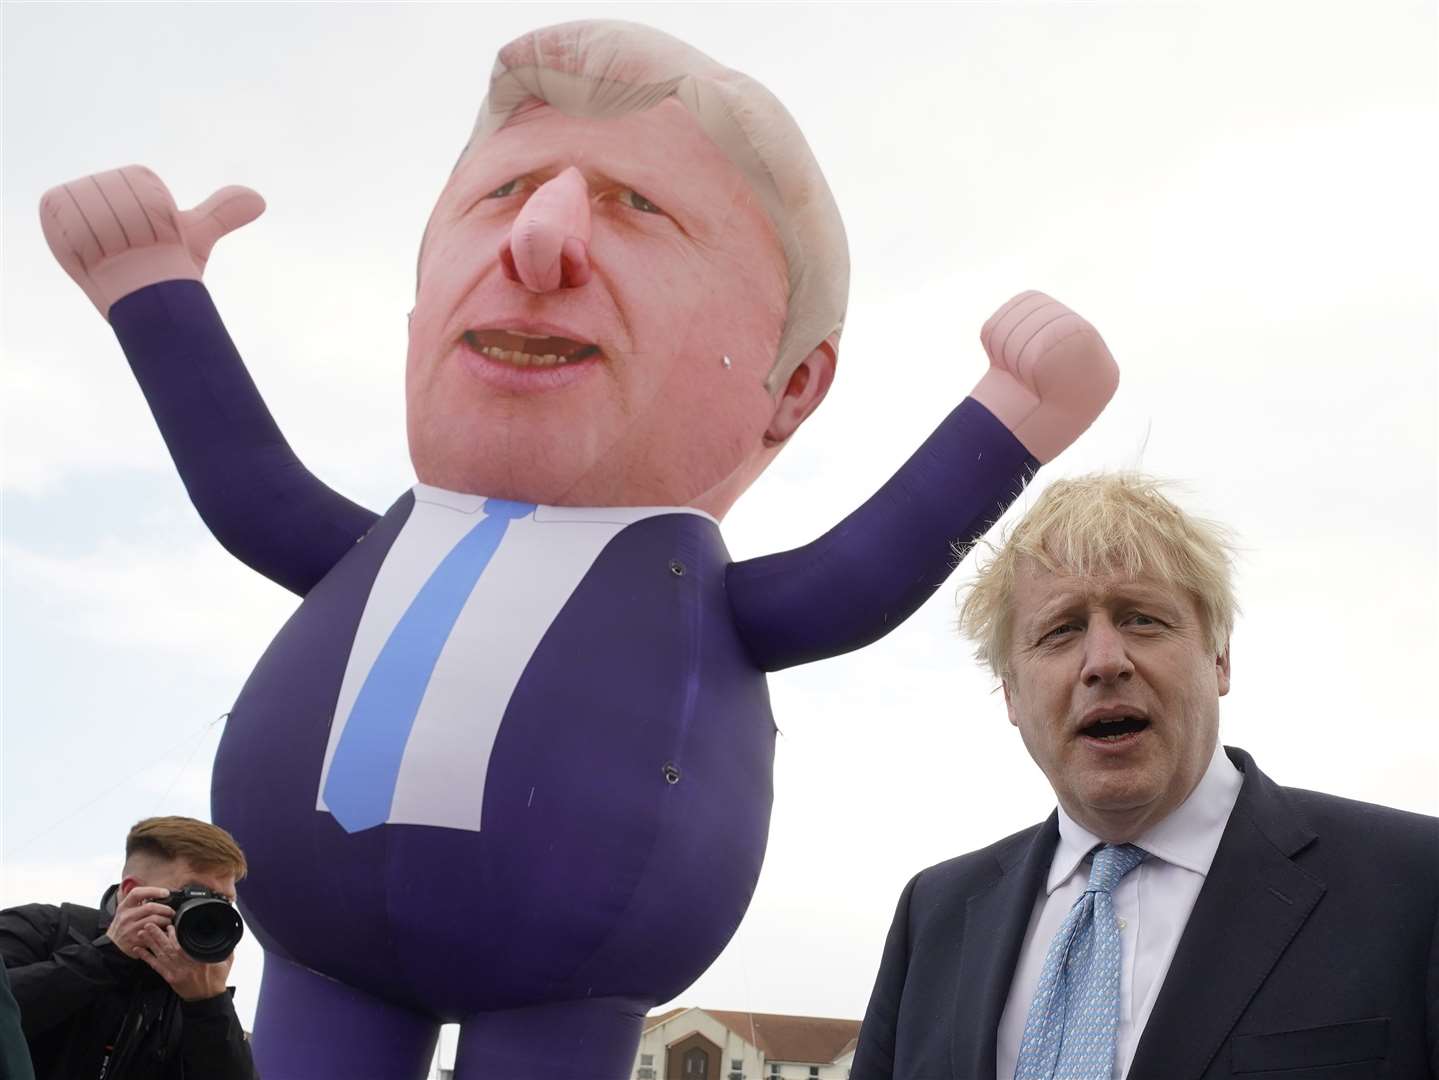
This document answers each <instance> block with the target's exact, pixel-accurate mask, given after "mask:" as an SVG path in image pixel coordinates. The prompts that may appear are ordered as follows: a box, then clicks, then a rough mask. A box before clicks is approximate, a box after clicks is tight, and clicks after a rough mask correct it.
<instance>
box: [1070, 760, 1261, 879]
mask: <svg viewBox="0 0 1439 1080" xmlns="http://www.w3.org/2000/svg"><path fill="white" fill-rule="evenodd" d="M1243 784H1244V774H1243V773H1241V772H1240V771H1239V770H1238V769H1236V768H1235V767H1234V763H1233V762H1231V761H1230V760H1229V757H1228V755H1227V754H1225V753H1224V747H1223V746H1222V745H1220V744H1219V743H1218V742H1217V741H1216V743H1215V746H1214V753H1213V754H1212V755H1211V756H1210V759H1209V767H1208V768H1207V769H1205V770H1204V775H1203V776H1202V777H1200V778H1199V783H1198V784H1197V785H1196V786H1195V788H1194V790H1193V791H1191V792H1190V793H1189V798H1187V799H1185V800H1184V801H1183V802H1182V803H1180V804H1179V806H1178V807H1176V808H1175V809H1174V811H1173V812H1172V813H1170V815H1169V816H1168V817H1166V818H1164V820H1162V821H1160V822H1157V823H1156V824H1155V825H1153V826H1151V827H1150V828H1149V829H1148V830H1146V831H1145V832H1144V833H1143V834H1142V835H1140V836H1139V837H1138V838H1137V839H1136V840H1135V841H1134V843H1135V844H1137V845H1138V846H1139V847H1142V848H1143V849H1144V850H1145V851H1147V852H1149V854H1150V856H1151V857H1153V858H1156V859H1163V860H1164V861H1165V862H1167V863H1170V864H1171V865H1174V866H1179V867H1182V868H1184V869H1185V870H1189V871H1192V872H1193V873H1196V874H1198V875H1199V876H1200V877H1204V876H1206V875H1207V874H1208V873H1209V867H1210V865H1211V864H1212V863H1213V862H1214V853H1215V851H1217V850H1218V849H1219V841H1220V838H1221V837H1223V835H1224V826H1225V825H1226V824H1228V822H1229V814H1230V812H1231V811H1232V810H1233V809H1234V803H1235V801H1236V800H1237V799H1238V798H1239V789H1240V787H1241V786H1243ZM1102 843H1104V841H1103V840H1101V839H1099V837H1097V836H1095V835H1094V834H1093V833H1092V832H1090V831H1089V830H1088V829H1086V828H1085V827H1084V826H1083V825H1081V824H1079V823H1078V822H1077V821H1075V820H1074V819H1073V818H1072V817H1070V816H1069V815H1068V814H1066V813H1065V812H1064V807H1063V806H1061V807H1060V808H1059V846H1058V847H1056V848H1055V849H1054V859H1053V860H1052V861H1051V862H1050V864H1049V879H1048V881H1047V882H1046V883H1045V892H1046V893H1053V892H1054V890H1055V889H1057V888H1059V887H1060V886H1061V885H1063V884H1064V883H1065V882H1066V881H1068V880H1069V879H1070V878H1071V877H1073V876H1074V874H1075V873H1076V872H1077V871H1078V870H1079V868H1080V866H1081V865H1083V863H1084V860H1085V858H1086V857H1087V856H1088V855H1089V853H1090V852H1091V851H1093V850H1094V849H1095V848H1096V847H1098V846H1099V845H1100V844H1102Z"/></svg>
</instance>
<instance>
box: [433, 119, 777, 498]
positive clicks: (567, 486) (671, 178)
mask: <svg viewBox="0 0 1439 1080" xmlns="http://www.w3.org/2000/svg"><path fill="white" fill-rule="evenodd" d="M572 166H573V167H575V168H577V169H578V170H579V172H580V174H581V175H582V176H583V178H584V180H585V182H586V184H587V194H588V210H587V212H588V214H589V219H590V227H591V237H590V242H589V261H590V266H591V269H592V273H591V275H590V276H589V279H588V280H587V281H586V282H585V284H583V285H579V286H575V287H568V288H556V289H553V290H550V291H543V292H532V291H530V290H529V289H528V288H526V287H525V286H524V285H523V284H521V283H519V282H518V281H514V280H511V278H509V277H508V276H507V275H506V274H505V272H504V269H503V267H502V265H501V261H500V257H499V252H500V249H501V247H502V245H503V244H504V242H505V241H506V239H507V238H508V237H509V236H510V229H511V226H512V224H513V223H514V221H515V218H516V215H517V214H519V213H520V210H521V207H522V206H523V205H524V203H525V201H526V199H527V198H528V197H529V196H530V195H532V194H533V193H534V192H535V191H536V190H537V189H538V188H539V187H540V186H542V185H544V184H546V183H547V182H548V181H551V180H553V179H554V178H555V177H557V176H559V175H560V174H561V173H563V172H564V171H565V170H566V169H568V168H570V167H572ZM582 198H583V196H582ZM537 205H541V204H539V203H537ZM581 205H583V203H581ZM787 295H788V276H787V271H786V267H785V261H784V256H783V253H782V251H781V250H780V247H779V244H778V242H777V240H776V238H775V234H774V230H773V227H772V226H771V224H770V222H769V220H768V218H767V217H766V216H765V213H764V211H763V209H762V207H761V206H760V205H759V204H758V202H757V201H756V200H755V198H754V196H753V195H752V193H751V191H750V189H749V185H748V183H747V182H746V181H745V179H744V177H743V176H742V175H741V174H740V172H739V171H738V170H737V169H736V168H735V167H734V166H733V165H732V164H731V163H730V162H729V161H728V159H726V158H725V157H724V155H723V154H722V153H721V152H720V151H719V149H718V148H717V147H716V146H714V144H713V143H711V142H710V141H709V139H708V138H707V137H706V136H705V135H704V133H703V132H702V131H701V130H700V128H699V126H698V125H697V124H696V123H695V121H694V119H693V118H692V117H691V116H690V114H689V113H688V112H687V111H686V110H685V108H684V107H683V106H682V105H680V104H679V103H678V102H676V101H673V100H670V101H667V102H665V103H663V104H661V105H659V106H657V107H655V108H652V109H649V110H646V111H643V112H638V113H631V114H627V115H625V116H621V117H617V118H613V119H605V120H587V119H577V118H573V117H568V116H565V115H563V114H561V113H559V112H556V111H555V110H554V109H552V108H550V107H549V106H537V107H535V108H533V109H530V110H528V111H527V112H525V113H524V114H523V115H521V116H519V117H517V118H516V119H514V120H512V121H511V123H510V124H509V125H508V126H507V127H505V128H504V129H503V130H501V131H499V132H497V133H496V134H494V135H492V136H491V137H490V138H488V139H487V140H486V141H485V142H484V143H482V144H481V145H480V146H479V147H478V148H477V150H476V151H474V152H473V153H471V154H469V155H468V156H467V157H466V158H465V159H464V160H463V161H462V162H461V164H460V166H459V167H458V168H457V169H456V171H455V173H454V175H453V176H452V177H451V178H450V181H449V183H448V184H447V185H446V187H445V189H444V191H443V192H442V193H441V195H440V198H439V201H438V203H437V204H436V207H435V211H434V214H433V215H432V217H431V220H430V224H429V227H428V230H427V233H426V239H425V244H424V249H423V255H422V258H421V263H420V277H419V291H418V296H417V298H416V304H415V310H414V314H413V316H412V319H411V325H410V348H409V360H408V366H407V373H406V397H407V419H408V426H409V437H410V452H411V457H412V459H413V461H414V465H415V470H416V473H417V475H418V476H419V478H420V479H421V480H422V481H424V482H425V483H429V484H434V485H436V486H438V487H445V488H450V489H454V490H461V491H468V492H473V493H476V494H483V495H489V496H498V497H502V498H512V499H519V500H523V501H528V502H543V503H551V504H560V505H596V506H604V505H690V504H699V505H704V504H705V496H706V494H707V493H709V492H712V491H713V490H715V489H717V488H719V487H721V486H723V485H725V484H726V482H728V483H729V486H730V487H734V486H735V485H736V484H737V483H741V482H740V481H737V480H736V477H739V476H741V475H745V474H747V471H748V475H745V479H743V481H742V483H747V482H748V479H752V475H753V474H754V473H756V472H757V471H758V469H757V468H756V467H755V466H754V459H755V458H756V456H757V455H761V454H762V453H763V451H762V447H763V441H764V436H765V432H766V428H767V426H768V425H769V423H770V420H771V417H772V416H773V414H774V412H775V399H774V397H773V396H772V395H771V394H770V393H769V392H767V391H766V390H765V388H764V380H765V377H766V375H767V374H768V372H769V370H770V367H771V365H772V364H773V361H774V358H775V354H776V350H777V347H778V343H779V338H780V333H781V330H782V328H783V324H784V318H785V305H786V298H787ZM527 350H533V354H534V355H545V356H547V357H548V359H542V361H541V362H540V363H535V362H534V361H533V358H532V356H531V355H516V354H525V353H526V351H527ZM542 351H543V352H542ZM726 356H728V357H729V363H728V365H726V363H725V360H724V358H725V357H726ZM567 357H568V359H567Z"/></svg>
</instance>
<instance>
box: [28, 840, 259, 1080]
mask: <svg viewBox="0 0 1439 1080" xmlns="http://www.w3.org/2000/svg"><path fill="white" fill-rule="evenodd" d="M244 876H245V856H244V854H243V853H242V852H241V851H240V848H239V847H238V846H237V845H236V843H235V841H234V839H233V838H232V837H231V836H230V834H229V833H227V832H225V831H224V830H223V829H220V828H216V827H215V826H214V825H208V824H206V823H205V822H203V821H196V820H194V819H193V818H185V817H158V818H146V819H145V820H144V821H141V822H140V823H139V824H137V825H136V826H135V827H134V828H133V829H131V830H130V835H129V836H128V837H126V839H125V867H124V873H123V877H122V879H121V881H120V883H119V884H118V885H112V886H111V887H110V888H109V890H107V891H106V893H105V896H104V898H103V899H102V900H101V902H100V909H99V910H96V909H95V908H87V907H80V906H78V905H75V904H63V905H61V906H60V907H54V906H51V905H49V904H26V905H24V906H22V907H16V908H9V909H7V910H5V911H0V955H3V957H4V960H5V967H6V969H7V974H8V976H9V979H10V984H11V986H12V987H13V989H14V991H15V998H16V1000H17V1001H18V1002H19V1004H20V1021H21V1026H22V1027H23V1029H24V1032H25V1038H26V1041H27V1042H28V1043H29V1045H30V1055H31V1057H32V1059H33V1060H34V1063H35V1074H36V1076H37V1077H39V1080H49V1078H60V1077H64V1078H65V1080H71V1078H77V1080H90V1078H92V1077H93V1078H97V1080H98V1078H101V1077H103V1078H104V1080H135V1078H141V1077H143V1078H145V1080H151V1078H153V1080H170V1078H175V1080H179V1078H182V1077H186V1078H193V1077H204V1078H206V1080H254V1078H255V1076H256V1073H255V1067H254V1063H253V1062H252V1060H251V1057H250V1047H249V1044H248V1043H247V1042H246V1041H245V1036H244V1032H243V1030H242V1028H241V1027H240V1020H239V1018H238V1017H237V1016H236V1015H235V1007H234V1005H233V1004H232V1003H231V1000H230V992H229V991H228V990H227V988H226V986H225V978H226V976H227V975H228V974H229V972H230V966H231V964H233V963H234V953H233V949H234V943H235V941H237V940H238V937H239V933H240V924H239V916H238V915H236V914H235V913H234V908H233V906H232V905H233V904H234V900H235V882H236V881H237V880H239V879H240V878H242V877H244ZM179 890H186V894H185V895H184V896H180V895H176V894H177V892H178V891H179ZM177 926H178V927H179V933H177ZM182 942H183V946H182ZM187 950H188V951H187ZM195 952H198V953H200V954H201V956H203V957H204V959H203V960H201V959H196V958H195V957H194V956H192V955H191V953H195ZM207 961H208V962H207Z"/></svg>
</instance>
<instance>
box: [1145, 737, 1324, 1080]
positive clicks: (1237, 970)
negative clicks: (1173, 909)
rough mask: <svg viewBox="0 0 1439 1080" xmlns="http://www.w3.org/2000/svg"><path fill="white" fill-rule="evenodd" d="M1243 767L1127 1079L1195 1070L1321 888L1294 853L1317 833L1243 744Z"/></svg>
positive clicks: (1238, 755) (1161, 1078)
mask: <svg viewBox="0 0 1439 1080" xmlns="http://www.w3.org/2000/svg"><path fill="white" fill-rule="evenodd" d="M1226 750H1227V752H1228V753H1229V756H1230V758H1231V759H1232V760H1233V761H1234V763H1235V765H1237V766H1238V767H1239V768H1240V769H1241V770H1243V772H1244V786H1243V787H1242V788H1241V789H1240V792H1239V799H1238V801H1237V802H1236V803H1235V805H1234V811H1233V813H1232V814H1230V816H1229V823H1228V825H1227V826H1226V827H1225V830H1224V837H1223V839H1222V840H1221V841H1220V843H1219V849H1218V851H1216V852H1215V856H1214V864H1213V865H1212V866H1211V867H1210V869H1209V874H1208V876H1207V877H1206V878H1205V882H1204V887H1203V888H1202V889H1201V890H1200V892H1199V899H1198V900H1197V901H1196V902H1195V905H1194V911H1193V912H1192V913H1191V914H1190V916H1189V923H1188V925H1187V926H1186V927H1185V930H1184V934H1183V936H1182V937H1181V938H1180V939H1179V947H1178V949H1177V951H1176V952H1175V954H1174V960H1173V961H1172V962H1171V963H1170V965H1169V971H1168V974H1166V975H1165V978H1164V988H1163V989H1162V990H1161V991H1160V994H1159V999H1158V1001H1156V1002H1155V1005H1154V1011H1153V1012H1152V1013H1151V1014H1150V1016H1149V1021H1148V1023H1147V1024H1146V1025H1145V1028H1144V1034H1143V1036H1142V1037H1141V1039H1140V1041H1139V1046H1138V1048H1137V1050H1136V1052H1135V1055H1134V1062H1133V1064H1132V1065H1131V1066H1130V1070H1129V1080H1151V1078H1152V1080H1168V1078H1170V1077H1175V1076H1193V1077H1197V1076H1201V1075H1203V1073H1204V1071H1205V1069H1207V1068H1208V1067H1209V1063H1210V1062H1211V1061H1212V1060H1213V1059H1214V1055H1215V1054H1216V1053H1217V1052H1218V1050H1219V1047H1220V1046H1221V1045H1222V1044H1223V1042H1224V1040H1225V1038H1226V1037H1228V1035H1229V1033H1230V1031H1232V1030H1233V1028H1234V1025H1235V1024H1236V1023H1237V1022H1238V1020H1239V1017H1240V1016H1241V1015H1242V1014H1243V1013H1244V1010H1245V1009H1246V1008H1248V1006H1249V1002H1250V1001H1251V1000H1252V999H1253V997H1254V995H1255V994H1256V993H1257V992H1258V990H1259V988H1260V986H1262V985H1263V984H1264V980H1265V979H1266V978H1268V977H1269V973H1270V972H1271V971H1272V970H1273V969H1274V966H1275V964H1277V963H1278V962H1279V958H1280V957H1281V956H1282V955H1283V954H1284V951H1285V949H1287V948H1288V947H1289V943H1290V942H1291V941H1293V940H1294V937H1295V935H1296V934H1298V932H1299V928H1300V927H1301V926H1303V925H1304V922H1305V920H1306V919H1308V918H1309V914H1310V912H1312V911H1313V910H1314V907H1315V905H1316V904H1318V903H1319V900H1320V898H1321V897H1322V896H1323V895H1324V891H1325V886H1324V883H1323V882H1322V881H1319V880H1318V879H1316V878H1314V877H1312V876H1311V875H1309V874H1307V873H1305V872H1304V871H1303V870H1301V869H1300V868H1299V867H1298V866H1296V865H1295V864H1294V862H1293V861H1292V856H1294V855H1296V854H1298V852H1299V851H1300V850H1302V849H1303V848H1305V847H1307V846H1308V845H1309V844H1310V843H1311V842H1312V841H1313V840H1314V838H1315V837H1314V834H1313V833H1312V832H1311V831H1309V829H1308V827H1307V826H1305V825H1304V823H1303V822H1302V821H1301V820H1300V819H1299V818H1298V816H1297V815H1296V814H1295V813H1294V811H1293V810H1292V808H1291V807H1290V806H1289V805H1288V802H1287V800H1286V799H1285V798H1284V793H1283V791H1282V790H1280V789H1279V788H1278V787H1276V786H1275V784H1274V783H1273V782H1272V781H1271V780H1270V779H1269V778H1268V777H1267V776H1265V775H1264V774H1263V773H1261V772H1260V771H1259V769H1258V768H1257V767H1256V766H1255V764H1254V762H1253V760H1252V759H1251V758H1250V757H1249V755H1248V754H1245V753H1244V752H1243V751H1242V750H1234V749H1232V748H1226Z"/></svg>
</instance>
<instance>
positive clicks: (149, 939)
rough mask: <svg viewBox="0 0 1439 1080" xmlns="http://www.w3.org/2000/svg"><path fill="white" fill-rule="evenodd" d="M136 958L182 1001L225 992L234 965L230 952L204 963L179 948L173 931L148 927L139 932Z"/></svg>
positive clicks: (166, 928) (156, 926) (173, 929)
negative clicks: (213, 960)
mask: <svg viewBox="0 0 1439 1080" xmlns="http://www.w3.org/2000/svg"><path fill="white" fill-rule="evenodd" d="M139 937H140V946H141V948H140V952H139V957H140V959H141V960H143V961H145V963H147V964H149V965H150V966H151V967H152V968H154V969H155V970H156V971H157V972H158V973H159V975H160V977H161V978H162V979H164V980H165V981H166V982H167V983H169V984H170V989H171V990H173V991H175V993H176V994H178V995H179V996H180V998H181V999H182V1000H184V1001H203V1000H205V999H206V998H212V997H217V996H218V995H220V994H223V993H224V992H225V980H226V979H227V978H228V977H229V975H230V967H231V965H232V964H234V962H235V954H234V953H231V954H230V955H229V956H227V957H225V959H223V960H221V961H220V962H219V963H216V964H204V963H201V962H200V961H199V960H196V959H195V958H194V957H193V956H191V955H190V954H189V953H187V952H186V951H185V950H184V949H182V948H180V941H179V939H178V938H177V937H176V936H175V928H174V927H173V926H169V925H166V926H164V927H161V926H158V925H155V924H153V923H152V924H149V925H147V926H145V927H143V928H142V929H141V930H140V935H139Z"/></svg>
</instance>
